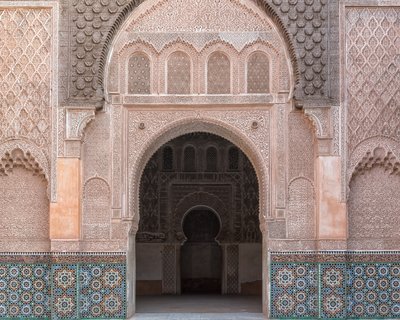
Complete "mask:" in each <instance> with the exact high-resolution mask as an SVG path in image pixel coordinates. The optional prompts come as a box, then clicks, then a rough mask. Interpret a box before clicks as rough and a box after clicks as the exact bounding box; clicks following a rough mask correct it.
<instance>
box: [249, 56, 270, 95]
mask: <svg viewBox="0 0 400 320" xmlns="http://www.w3.org/2000/svg"><path fill="white" fill-rule="evenodd" d="M268 92H269V59H268V56H267V55H266V54H265V53H263V52H255V53H253V54H252V55H251V56H250V58H249V61H248V62H247V93H268Z"/></svg>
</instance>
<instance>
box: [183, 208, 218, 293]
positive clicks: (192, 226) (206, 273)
mask: <svg viewBox="0 0 400 320" xmlns="http://www.w3.org/2000/svg"><path fill="white" fill-rule="evenodd" d="M182 229H183V233H184V234H185V237H186V239H185V241H184V243H183V245H182V247H181V252H180V280H181V293H183V294H188V293H189V294H190V293H192V294H193V293H196V294H205V293H214V294H219V293H221V292H222V287H221V285H222V249H221V246H220V244H219V243H218V241H217V236H218V234H219V232H220V230H221V222H220V219H219V217H218V216H217V214H216V213H215V212H214V211H213V210H212V209H210V208H207V207H194V208H192V209H190V210H189V211H188V212H187V213H186V215H185V217H184V219H183V221H182Z"/></svg>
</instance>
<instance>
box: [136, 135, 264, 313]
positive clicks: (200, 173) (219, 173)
mask: <svg viewBox="0 0 400 320" xmlns="http://www.w3.org/2000/svg"><path fill="white" fill-rule="evenodd" d="M139 199H140V208H139V213H140V215H139V216H140V220H139V228H138V232H137V233H136V244H135V247H136V250H135V252H136V260H135V261H136V277H135V279H136V311H137V312H138V313H142V312H145V313H146V312H149V310H153V312H154V310H155V309H157V308H159V309H158V312H160V313H164V312H165V313H168V312H172V311H171V308H172V306H173V307H174V308H175V307H176V308H178V307H177V306H179V305H186V306H188V305H190V306H193V308H192V309H189V310H187V309H185V310H186V312H197V311H194V310H198V307H197V305H206V306H207V308H206V309H207V310H212V311H210V312H211V313H213V312H214V313H215V312H217V313H218V312H223V311H219V310H229V312H236V311H237V312H241V311H240V310H242V309H246V308H247V307H248V305H249V304H248V303H249V302H250V311H247V312H252V313H261V312H262V279H263V270H262V234H261V231H260V229H259V225H260V222H259V187H258V179H257V175H256V172H255V170H254V168H253V165H252V163H251V162H250V160H249V159H248V158H247V156H246V155H245V153H244V152H243V151H242V150H241V149H240V148H238V147H237V146H236V145H235V144H233V143H232V142H230V141H228V140H226V139H225V138H223V137H221V136H219V135H215V134H212V133H207V132H192V133H188V134H184V135H181V136H178V137H177V138H174V139H172V140H170V141H168V142H167V143H165V144H164V145H162V146H160V147H159V149H158V150H157V151H156V152H155V153H154V154H153V156H151V157H150V159H149V160H148V162H147V165H146V167H145V169H144V171H143V174H142V176H141V181H140V197H139ZM160 296H162V297H160ZM204 297H206V299H209V300H207V303H203V304H201V303H200V304H199V303H197V304H196V303H194V302H193V303H190V304H189V303H186V304H185V302H184V301H187V300H186V299H192V298H193V299H204ZM153 298H154V299H156V300H154V299H153ZM157 299H161V301H166V300H165V299H167V300H168V299H172V300H168V301H169V302H168V303H165V302H163V303H161V304H158V301H160V300H157ZM230 299H242V300H240V301H238V300H230ZM170 301H171V302H170ZM182 301H183V302H182ZM196 301H197V302H198V301H199V300H196ZM202 301H204V300H202ZM221 301H222V302H221ZM232 301H235V302H232ZM219 303H221V304H219ZM210 304H211V305H213V306H214V307H212V308H209V307H208V306H209V305H210ZM157 305H158V306H159V307H157ZM221 305H225V306H226V307H225V309H224V307H221ZM164 307H165V308H164ZM162 308H164V309H162ZM183 308H184V307H183ZM196 308H197V309H196ZM174 310H176V309H174ZM246 310H249V309H246ZM203 311H204V310H202V312H203ZM224 312H227V311H224Z"/></svg>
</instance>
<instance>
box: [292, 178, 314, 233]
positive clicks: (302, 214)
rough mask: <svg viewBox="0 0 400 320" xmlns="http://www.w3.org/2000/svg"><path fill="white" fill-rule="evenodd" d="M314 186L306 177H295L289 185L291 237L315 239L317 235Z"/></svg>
mask: <svg viewBox="0 0 400 320" xmlns="http://www.w3.org/2000/svg"><path fill="white" fill-rule="evenodd" d="M314 208H315V204H314V188H313V186H312V184H311V182H310V181H309V180H307V179H304V178H298V179H295V180H294V181H293V182H292V183H291V184H290V185H289V207H288V213H287V228H288V237H289V238H290V239H313V238H314V237H315V232H316V230H315V225H316V217H315V209H314Z"/></svg>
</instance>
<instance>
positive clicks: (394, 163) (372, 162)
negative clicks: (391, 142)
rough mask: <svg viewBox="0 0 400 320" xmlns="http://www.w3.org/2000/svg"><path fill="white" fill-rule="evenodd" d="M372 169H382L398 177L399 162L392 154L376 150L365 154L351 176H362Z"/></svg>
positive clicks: (399, 172) (399, 173) (381, 149)
mask: <svg viewBox="0 0 400 320" xmlns="http://www.w3.org/2000/svg"><path fill="white" fill-rule="evenodd" d="M374 167H382V168H384V169H385V171H387V172H389V174H395V175H400V161H399V160H398V159H397V158H396V157H395V156H394V155H393V153H391V152H390V151H389V152H386V151H385V149H383V148H380V147H378V148H376V149H375V150H374V151H373V152H372V153H371V152H367V154H366V155H365V157H364V158H363V159H362V160H361V161H360V163H359V164H358V165H357V167H356V168H355V170H354V173H353V175H356V174H364V173H365V172H367V171H369V170H371V169H372V168H374Z"/></svg>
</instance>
